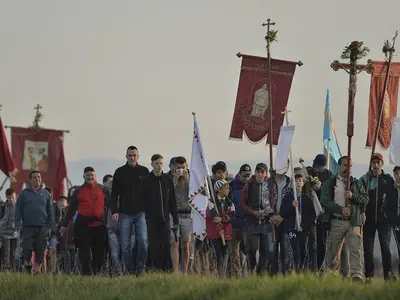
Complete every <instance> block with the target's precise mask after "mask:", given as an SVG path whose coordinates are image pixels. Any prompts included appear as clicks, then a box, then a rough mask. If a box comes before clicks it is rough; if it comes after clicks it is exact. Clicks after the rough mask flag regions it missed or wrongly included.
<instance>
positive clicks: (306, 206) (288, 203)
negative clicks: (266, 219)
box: [280, 191, 316, 231]
mask: <svg viewBox="0 0 400 300" xmlns="http://www.w3.org/2000/svg"><path fill="white" fill-rule="evenodd" d="M293 201H294V195H293V192H292V191H290V192H289V193H287V194H286V195H285V196H284V197H283V199H282V205H281V210H280V215H281V217H282V218H284V219H285V222H284V227H285V231H292V230H295V229H296V209H295V208H294V207H293V205H292V203H293ZM299 209H300V207H299ZM300 213H301V228H303V229H309V228H311V227H313V226H315V219H316V215H315V210H314V205H313V202H312V199H311V197H310V196H309V195H308V194H307V193H302V199H301V209H300Z"/></svg>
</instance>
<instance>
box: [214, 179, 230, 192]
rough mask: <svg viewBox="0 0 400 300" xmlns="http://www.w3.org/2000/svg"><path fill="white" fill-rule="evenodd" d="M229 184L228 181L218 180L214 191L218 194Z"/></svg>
mask: <svg viewBox="0 0 400 300" xmlns="http://www.w3.org/2000/svg"><path fill="white" fill-rule="evenodd" d="M227 184H229V182H228V181H226V180H225V179H220V180H217V181H216V182H215V183H214V191H216V192H218V191H219V190H220V189H221V188H222V187H224V186H225V185H227Z"/></svg>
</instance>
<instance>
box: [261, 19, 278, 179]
mask: <svg viewBox="0 0 400 300" xmlns="http://www.w3.org/2000/svg"><path fill="white" fill-rule="evenodd" d="M274 25H275V22H271V19H270V18H268V19H267V23H262V27H265V26H267V35H266V36H265V40H266V41H267V59H268V81H267V91H268V93H269V126H268V129H269V130H268V140H269V164H270V172H271V178H273V176H274V175H273V170H274V166H273V147H272V146H273V132H272V117H273V116H272V107H273V102H272V101H273V96H272V88H271V87H272V81H271V77H272V72H271V69H272V63H271V43H272V42H273V41H275V40H276V34H277V31H275V30H271V26H274Z"/></svg>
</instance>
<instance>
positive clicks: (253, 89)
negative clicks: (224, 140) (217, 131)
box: [229, 55, 297, 145]
mask: <svg viewBox="0 0 400 300" xmlns="http://www.w3.org/2000/svg"><path fill="white" fill-rule="evenodd" d="M296 65H297V62H292V61H284V60H278V59H271V66H272V67H271V87H270V90H271V91H269V90H268V89H267V87H268V73H269V72H268V60H267V58H265V57H258V56H250V55H242V66H241V72H240V79H239V87H238V92H237V97H236V105H235V111H234V114H233V120H232V126H231V132H230V134H229V138H230V139H238V140H242V139H243V133H244V134H245V135H246V136H247V138H248V139H249V140H250V142H252V143H258V142H260V141H262V140H263V139H264V138H265V137H266V136H268V132H269V110H270V109H272V121H273V122H272V135H273V136H272V143H273V145H277V144H278V138H279V131H280V127H281V126H282V124H283V119H284V116H283V115H282V111H284V110H285V107H286V106H287V102H288V99H289V93H290V88H291V86H292V80H293V76H294V72H295V70H296ZM271 95H272V107H270V98H271ZM270 138H271V137H268V139H267V143H269V141H270V140H271V139H270Z"/></svg>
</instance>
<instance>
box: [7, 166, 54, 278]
mask: <svg viewBox="0 0 400 300" xmlns="http://www.w3.org/2000/svg"><path fill="white" fill-rule="evenodd" d="M29 180H30V186H29V187H27V188H26V189H24V190H23V191H22V192H21V193H20V194H19V196H18V199H17V204H16V210H15V213H16V227H17V228H21V227H22V231H21V235H22V240H23V242H22V248H23V257H24V267H25V269H26V270H27V271H28V272H31V270H32V265H31V257H32V250H35V266H34V270H35V272H40V269H41V266H42V264H43V260H44V252H45V249H46V242H47V238H48V236H49V230H50V229H51V226H52V225H53V205H52V200H51V196H50V194H49V193H48V192H47V191H46V190H45V189H43V187H42V177H41V175H40V173H39V172H38V171H32V172H31V173H30V174H29ZM34 245H35V247H34Z"/></svg>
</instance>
